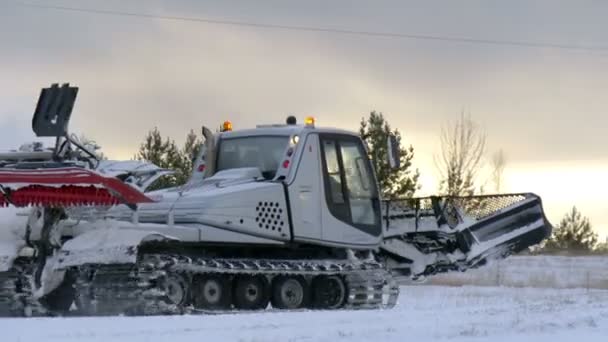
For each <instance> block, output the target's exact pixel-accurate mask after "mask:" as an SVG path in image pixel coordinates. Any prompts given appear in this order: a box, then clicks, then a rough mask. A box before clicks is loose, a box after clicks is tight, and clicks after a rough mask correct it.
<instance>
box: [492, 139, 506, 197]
mask: <svg viewBox="0 0 608 342" xmlns="http://www.w3.org/2000/svg"><path fill="white" fill-rule="evenodd" d="M506 164H507V158H506V157H505V153H504V151H503V150H502V149H500V150H498V151H497V152H495V153H494V155H492V182H493V183H494V190H495V191H496V192H498V193H499V192H501V191H502V185H503V184H502V183H503V174H504V171H505V165H506Z"/></svg>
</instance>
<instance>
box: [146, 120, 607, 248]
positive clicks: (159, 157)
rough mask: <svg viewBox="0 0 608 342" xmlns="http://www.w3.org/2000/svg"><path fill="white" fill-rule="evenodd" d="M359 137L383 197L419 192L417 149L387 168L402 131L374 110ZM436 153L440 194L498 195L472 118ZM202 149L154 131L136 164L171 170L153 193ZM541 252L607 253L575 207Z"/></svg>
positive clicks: (500, 155) (495, 174)
mask: <svg viewBox="0 0 608 342" xmlns="http://www.w3.org/2000/svg"><path fill="white" fill-rule="evenodd" d="M359 134H360V135H361V138H362V140H363V141H364V142H365V144H366V146H367V148H368V153H369V157H370V160H371V163H372V165H373V167H374V170H375V173H376V177H377V179H378V183H379V188H380V191H381V196H382V198H411V197H413V196H415V194H416V191H418V190H420V188H421V185H420V171H419V169H417V168H415V167H414V155H415V149H414V147H413V146H412V145H411V144H409V145H407V146H401V151H400V159H401V160H400V167H399V169H398V170H391V169H390V167H389V165H388V163H387V155H388V147H387V139H388V136H389V135H391V134H392V135H395V136H396V138H397V140H398V141H401V140H402V135H401V132H400V131H399V130H398V129H396V128H392V127H391V125H390V124H389V122H388V121H387V120H386V118H385V117H384V115H383V114H382V113H381V112H376V111H372V112H371V113H369V115H367V116H366V117H362V119H361V121H360V125H359ZM439 140H440V151H439V153H438V154H437V155H435V156H434V162H435V167H436V169H437V172H438V174H439V194H440V195H445V196H451V197H460V196H473V195H475V194H483V193H485V191H486V186H487V185H488V183H489V185H490V187H491V189H492V191H493V192H495V193H501V192H502V190H503V189H502V188H503V174H504V170H505V168H506V164H507V158H506V155H505V153H504V152H503V150H498V151H496V152H494V153H493V154H492V156H491V158H490V165H489V166H490V169H491V170H490V179H489V182H488V181H486V182H484V184H483V185H478V184H479V183H480V178H481V176H480V173H481V171H482V168H483V166H484V165H483V164H484V157H485V155H486V153H487V148H486V134H485V132H484V130H483V129H482V128H481V126H480V125H478V124H477V123H476V122H475V121H474V120H473V119H472V118H471V116H470V115H466V114H465V113H461V114H460V116H459V117H458V118H457V119H456V120H455V121H452V122H448V123H446V124H444V125H443V126H442V128H441V131H440V133H439ZM201 144H202V140H201V138H200V137H199V136H198V135H197V134H196V133H195V132H194V131H193V130H191V131H190V132H188V134H187V135H186V139H185V142H184V144H183V145H182V146H178V145H177V144H176V142H175V140H174V139H172V138H170V137H163V136H162V134H161V133H160V131H159V129H158V128H157V127H154V128H153V129H152V130H150V131H149V132H148V133H147V134H146V136H145V137H144V140H143V142H142V143H141V145H140V147H139V150H138V152H137V153H136V154H135V156H134V159H138V160H148V161H150V162H152V163H154V164H156V165H158V166H160V167H162V168H167V169H172V170H175V173H174V174H173V175H169V176H165V177H163V178H161V179H160V180H159V181H158V182H157V183H155V184H154V185H153V187H152V189H153V190H154V189H161V188H166V187H172V186H179V185H181V184H184V183H185V182H186V181H187V180H188V177H189V175H190V173H191V172H192V167H193V165H192V162H193V155H195V154H196V152H197V151H198V149H199V148H200V146H201ZM536 250H537V251H540V252H546V253H558V252H561V251H570V252H572V251H573V252H577V253H585V252H590V251H595V252H606V253H608V242H604V243H598V234H597V233H596V232H595V231H594V230H593V228H592V225H591V223H590V221H589V219H588V218H587V217H584V216H583V215H582V214H581V213H580V211H579V210H578V209H577V208H576V207H573V208H572V209H571V210H570V211H569V212H568V213H566V214H565V215H564V217H563V218H562V219H561V221H560V222H559V223H558V224H557V225H555V226H554V230H553V234H552V236H551V237H550V238H549V239H548V240H547V241H546V242H545V243H544V245H543V246H540V247H539V248H537V249H536Z"/></svg>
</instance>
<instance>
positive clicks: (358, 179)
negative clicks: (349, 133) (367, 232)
mask: <svg viewBox="0 0 608 342" xmlns="http://www.w3.org/2000/svg"><path fill="white" fill-rule="evenodd" d="M340 151H341V154H342V163H343V164H344V175H345V178H346V187H347V189H348V202H349V204H350V212H351V217H352V221H353V223H355V224H357V223H359V224H375V223H376V216H377V215H376V211H375V204H376V203H375V202H374V201H375V200H376V197H377V196H376V193H375V191H373V187H372V186H371V184H373V179H371V177H372V176H371V175H372V173H371V172H370V170H369V163H367V162H366V160H367V159H364V158H365V154H364V151H363V149H362V148H361V144H359V143H357V142H355V141H342V142H340Z"/></svg>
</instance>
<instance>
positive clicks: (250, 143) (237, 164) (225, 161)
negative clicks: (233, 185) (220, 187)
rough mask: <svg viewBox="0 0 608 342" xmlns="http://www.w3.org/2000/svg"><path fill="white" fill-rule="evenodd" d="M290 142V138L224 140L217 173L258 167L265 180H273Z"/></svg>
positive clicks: (220, 145)
mask: <svg viewBox="0 0 608 342" xmlns="http://www.w3.org/2000/svg"><path fill="white" fill-rule="evenodd" d="M288 141H289V136H259V137H243V138H228V139H222V140H221V141H220V144H219V151H218V156H217V171H222V170H227V169H236V168H241V167H257V168H258V169H260V171H261V172H262V176H264V178H265V179H273V178H274V176H275V174H276V173H277V169H278V168H279V163H280V162H281V159H282V157H283V153H285V148H286V147H287V144H288Z"/></svg>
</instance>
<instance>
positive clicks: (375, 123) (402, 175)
mask: <svg viewBox="0 0 608 342" xmlns="http://www.w3.org/2000/svg"><path fill="white" fill-rule="evenodd" d="M359 134H360V135H361V139H363V141H365V143H366V145H367V147H368V153H369V158H370V160H371V162H372V165H373V167H374V170H375V172H376V177H377V178H378V183H379V186H380V191H381V194H382V197H383V198H397V197H412V196H413V195H414V193H415V192H416V190H418V189H420V185H418V178H419V177H420V173H419V171H418V169H416V170H412V168H413V167H412V160H413V158H414V148H413V147H412V146H411V145H410V146H409V147H407V148H405V147H402V148H401V150H400V152H401V158H400V161H401V164H400V167H399V169H398V170H391V168H390V166H389V165H388V147H387V140H388V137H389V135H390V134H394V135H395V136H396V138H397V140H398V141H399V142H401V133H400V132H399V130H398V129H395V130H392V129H391V127H390V125H389V124H388V122H387V121H386V120H385V119H384V115H382V113H380V112H376V111H372V112H371V113H370V114H369V117H368V118H367V119H366V118H361V124H360V127H359Z"/></svg>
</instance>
